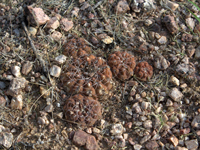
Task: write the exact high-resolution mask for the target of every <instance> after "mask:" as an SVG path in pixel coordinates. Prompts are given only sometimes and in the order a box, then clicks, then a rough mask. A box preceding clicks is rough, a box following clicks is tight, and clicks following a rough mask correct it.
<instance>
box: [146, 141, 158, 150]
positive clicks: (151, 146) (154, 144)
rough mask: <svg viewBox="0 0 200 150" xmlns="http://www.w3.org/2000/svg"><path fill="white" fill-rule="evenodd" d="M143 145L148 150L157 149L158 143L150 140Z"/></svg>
mask: <svg viewBox="0 0 200 150" xmlns="http://www.w3.org/2000/svg"><path fill="white" fill-rule="evenodd" d="M145 147H146V148H147V149H148V150H158V147H159V145H158V143H157V142H156V141H150V142H147V143H146V144H145Z"/></svg>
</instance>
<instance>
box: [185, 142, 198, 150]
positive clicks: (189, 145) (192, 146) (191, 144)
mask: <svg viewBox="0 0 200 150" xmlns="http://www.w3.org/2000/svg"><path fill="white" fill-rule="evenodd" d="M185 145H186V147H187V148H188V149H189V150H197V149H198V146H199V143H198V141H197V139H195V140H189V141H185Z"/></svg>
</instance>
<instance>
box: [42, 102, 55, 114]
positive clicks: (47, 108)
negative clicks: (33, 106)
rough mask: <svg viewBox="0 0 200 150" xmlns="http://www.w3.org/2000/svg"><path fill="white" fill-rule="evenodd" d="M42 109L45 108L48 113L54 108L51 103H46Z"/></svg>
mask: <svg viewBox="0 0 200 150" xmlns="http://www.w3.org/2000/svg"><path fill="white" fill-rule="evenodd" d="M44 110H45V111H46V112H48V113H50V112H53V110H54V108H53V105H52V104H50V105H47V106H46V107H45V108H44Z"/></svg>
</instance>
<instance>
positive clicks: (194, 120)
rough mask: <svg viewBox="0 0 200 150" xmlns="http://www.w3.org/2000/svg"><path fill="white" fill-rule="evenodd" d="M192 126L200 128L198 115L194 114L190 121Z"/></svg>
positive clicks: (199, 116)
mask: <svg viewBox="0 0 200 150" xmlns="http://www.w3.org/2000/svg"><path fill="white" fill-rule="evenodd" d="M191 125H192V127H194V128H198V129H200V115H198V116H195V117H194V119H193V120H192V123H191Z"/></svg>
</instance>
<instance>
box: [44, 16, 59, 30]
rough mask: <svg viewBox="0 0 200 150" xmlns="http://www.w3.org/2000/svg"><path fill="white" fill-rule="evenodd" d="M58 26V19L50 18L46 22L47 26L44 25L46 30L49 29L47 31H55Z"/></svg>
mask: <svg viewBox="0 0 200 150" xmlns="http://www.w3.org/2000/svg"><path fill="white" fill-rule="evenodd" d="M59 26H60V23H59V21H58V18H57V17H52V18H51V19H50V20H49V21H48V22H47V25H46V28H49V29H54V30H55V29H57V28H58V27H59Z"/></svg>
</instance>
